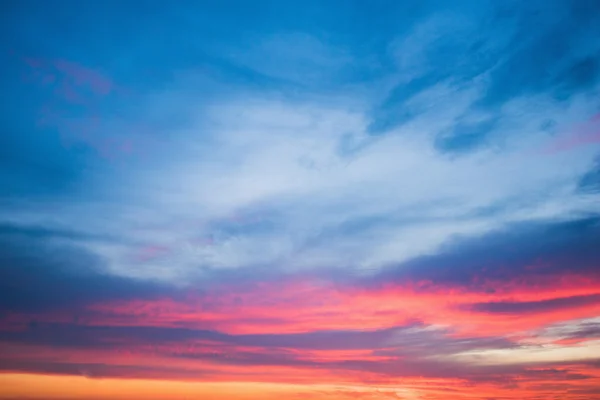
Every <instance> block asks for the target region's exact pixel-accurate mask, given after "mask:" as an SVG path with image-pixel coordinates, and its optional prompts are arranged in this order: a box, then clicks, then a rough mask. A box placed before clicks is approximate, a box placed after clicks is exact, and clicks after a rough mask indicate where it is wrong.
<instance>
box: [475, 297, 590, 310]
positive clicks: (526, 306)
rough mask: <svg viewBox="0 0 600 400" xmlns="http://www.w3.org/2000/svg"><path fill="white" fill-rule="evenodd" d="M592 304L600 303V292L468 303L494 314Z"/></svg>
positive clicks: (568, 307) (559, 308)
mask: <svg viewBox="0 0 600 400" xmlns="http://www.w3.org/2000/svg"><path fill="white" fill-rule="evenodd" d="M592 304H600V294H595V295H586V296H571V297H563V298H556V299H550V300H540V301H522V302H518V301H498V302H488V303H477V304H471V305H466V306H465V308H466V309H468V310H471V311H476V312H484V313H492V314H527V313H540V312H548V311H555V310H566V309H570V308H575V307H582V306H587V305H592Z"/></svg>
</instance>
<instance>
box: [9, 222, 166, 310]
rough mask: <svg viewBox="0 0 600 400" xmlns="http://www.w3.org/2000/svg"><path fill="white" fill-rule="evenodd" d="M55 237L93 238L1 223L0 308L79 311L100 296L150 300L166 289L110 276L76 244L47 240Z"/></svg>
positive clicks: (68, 232)
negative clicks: (68, 309) (67, 309)
mask: <svg viewBox="0 0 600 400" xmlns="http://www.w3.org/2000/svg"><path fill="white" fill-rule="evenodd" d="M57 237H58V238H63V239H70V240H75V239H77V238H79V239H81V240H84V239H88V240H89V239H90V238H94V236H93V235H92V236H91V237H90V236H87V237H86V235H85V234H81V235H79V234H78V233H76V232H72V231H60V230H53V229H49V228H40V227H36V228H32V227H22V226H14V225H6V224H5V225H3V226H2V227H1V229H0V310H2V311H4V312H6V311H13V312H18V311H29V312H41V311H47V310H51V309H56V308H64V307H67V308H70V309H78V308H83V307H85V305H88V304H90V303H94V302H100V301H103V300H117V299H133V298H140V299H142V298H155V297H157V296H160V295H161V294H164V293H167V292H168V291H169V290H170V289H169V288H168V287H167V286H165V285H162V284H157V283H152V282H144V281H138V280H133V279H127V278H122V277H117V276H114V275H109V274H107V273H106V272H105V271H104V269H105V265H104V261H103V259H102V258H100V257H99V256H97V255H94V254H92V253H90V252H88V251H86V250H84V249H83V248H81V247H78V246H76V245H69V244H57V243H54V242H53V241H51V240H49V238H57ZM169 293H171V292H169Z"/></svg>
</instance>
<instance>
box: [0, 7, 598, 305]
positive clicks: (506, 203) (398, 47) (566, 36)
mask: <svg viewBox="0 0 600 400" xmlns="http://www.w3.org/2000/svg"><path fill="white" fill-rule="evenodd" d="M2 8H3V12H2V17H0V18H1V21H0V22H1V23H0V25H1V28H0V32H1V35H2V38H3V39H2V42H1V48H0V50H1V54H2V55H1V57H2V60H3V62H2V66H1V67H0V68H1V71H2V73H1V74H0V80H1V81H2V87H3V88H4V89H3V90H2V96H3V100H2V103H3V104H4V109H3V112H2V116H1V120H0V121H1V124H2V134H1V135H0V187H1V188H2V189H1V190H0V204H1V206H0V234H1V237H2V241H3V243H4V244H3V248H4V250H3V253H4V254H5V255H4V259H6V260H21V261H18V262H16V261H15V264H14V265H17V264H18V265H21V264H19V263H21V262H22V263H23V265H29V266H30V268H33V270H32V271H38V272H36V273H35V274H39V276H40V277H42V276H43V277H46V278H45V279H48V280H49V281H50V282H55V281H56V282H62V279H65V282H66V281H69V282H72V283H73V285H75V286H76V285H83V286H84V287H88V286H89V287H90V288H92V287H94V286H95V285H100V283H98V282H104V283H103V284H102V285H105V286H106V290H105V291H103V290H99V291H94V290H95V289H90V291H89V293H88V295H86V294H83V293H80V292H79V291H77V290H75V292H70V291H69V290H71V289H69V288H70V287H71V286H69V288H66V289H65V292H64V293H73V294H72V296H74V297H73V298H78V297H77V296H80V295H81V301H84V302H97V301H100V300H106V299H107V298H113V297H114V298H119V299H130V298H136V296H139V297H141V298H154V297H160V296H175V297H176V295H175V294H174V293H176V292H177V291H179V290H183V291H196V290H204V289H205V288H207V287H210V285H212V284H213V283H214V282H225V283H227V284H229V283H230V284H232V285H233V284H236V285H237V284H242V285H243V284H246V283H248V282H254V281H271V280H275V281H277V280H278V279H283V280H285V279H288V278H289V277H293V279H300V278H298V277H303V278H302V279H304V277H307V276H310V277H313V278H314V277H316V278H318V279H324V280H325V281H328V282H333V283H334V284H343V285H346V284H348V285H351V286H352V285H358V286H365V287H371V286H372V285H379V284H382V282H383V283H385V282H387V281H390V282H392V281H396V280H398V279H405V278H406V277H408V276H410V277H413V276H418V277H422V278H423V279H425V280H428V279H433V280H434V281H435V280H436V279H438V278H439V279H441V280H443V281H446V280H452V279H450V278H449V276H450V275H453V274H455V275H456V276H457V277H459V278H457V279H459V280H460V279H462V278H460V277H465V276H467V277H466V278H464V280H466V281H468V280H469V279H470V278H468V277H470V276H471V273H472V271H473V270H474V269H478V268H479V266H480V264H482V263H485V264H486V265H488V267H489V270H494V269H495V270H496V271H504V272H502V273H500V272H498V276H505V275H506V276H508V275H510V276H511V277H518V276H520V275H519V274H522V273H524V272H523V271H522V270H521V269H520V268H521V267H514V268H513V267H507V265H513V264H515V263H516V264H518V265H522V264H523V263H535V260H540V259H546V260H547V259H552V260H555V262H552V263H550V264H551V265H550V264H549V265H550V266H548V268H550V269H551V270H552V271H556V270H561V271H563V272H564V271H567V270H568V271H569V273H570V272H573V271H575V272H577V273H582V274H588V273H591V272H590V271H592V270H593V268H594V265H596V266H597V262H598V259H597V257H598V254H597V252H594V250H593V248H594V246H595V244H594V243H596V242H595V241H594V240H595V239H593V238H594V236H595V234H596V233H597V228H596V227H597V223H598V222H597V221H598V214H599V213H600V198H599V196H600V180H599V177H600V161H599V160H600V158H599V157H600V101H599V99H600V96H598V90H599V87H600V56H599V54H600V40H599V39H598V38H600V11H599V7H598V5H597V4H596V2H594V1H585V0H577V1H567V0H564V1H562V0H554V1H535V0H534V1H528V2H519V1H502V2H499V1H402V2H399V1H374V2H362V1H343V2H342V1H324V2H323V1H305V2H294V1H285V2H277V1H256V2H241V1H214V2H213V1H203V2H188V1H180V2H175V3H173V4H171V3H168V2H157V1H145V2H130V1H105V2H91V1H90V2H76V1H67V0H65V1H59V2H41V1H21V2H8V3H7V4H4V5H2ZM590 226H592V228H590ZM554 243H559V244H560V245H556V246H555V245H554ZM578 243H579V244H578ZM577 246H580V247H577ZM586 246H587V247H586ZM576 249H582V250H581V251H580V252H579V256H581V257H583V256H582V254H584V255H585V254H587V256H586V257H588V258H587V259H586V258H585V257H583V258H580V259H579V262H577V263H573V262H570V261H569V262H566V261H565V260H570V259H571V258H572V257H578V255H577V254H578V250H576ZM586 252H587V253H586ZM561 257H562V258H561ZM556 260H559V261H560V260H562V261H560V262H559V261H556ZM586 260H587V261H586ZM590 260H591V261H590ZM11 263H12V261H11ZM9 264H10V263H9ZM46 264H48V267H47V268H48V269H44V268H46V267H43V265H46ZM516 264H515V265H516ZM567 264H568V265H567ZM14 265H13V264H11V267H10V268H16V267H14ZM3 268H5V269H4V270H3V272H2V273H3V274H4V275H5V277H13V278H14V277H15V276H19V277H20V278H19V279H20V280H19V282H20V283H19V284H17V285H16V286H15V287H17V286H19V285H22V288H21V289H22V290H21V289H19V288H16V289H15V288H13V289H11V290H12V291H11V292H10V294H9V295H4V298H3V300H2V302H3V307H4V308H6V310H7V311H10V310H12V309H14V310H24V309H31V308H32V307H33V308H35V307H40V306H41V303H44V302H48V301H49V300H47V299H50V298H53V299H55V300H56V301H55V302H56V304H57V306H58V305H64V304H65V302H68V301H69V300H68V299H62V297H60V296H59V295H57V293H59V292H60V290H58V291H57V292H52V290H55V291H56V290H57V289H56V287H54V289H48V290H51V292H50V294H48V295H46V294H43V293H37V294H35V296H34V295H32V294H31V293H33V291H32V289H31V285H32V283H31V282H30V280H31V279H34V274H33V273H31V274H27V273H23V271H24V270H23V269H22V268H21V269H19V271H21V272H19V273H17V272H14V271H13V272H11V271H12V269H10V268H9V267H3ZM7 268H8V269H7ZM23 268H25V267H23ZM503 268H508V270H507V271H505V270H504V269H503ZM42 270H43V271H44V272H42ZM15 271H16V270H15ZM582 271H583V272H582ZM19 274H22V275H19ZM491 274H492V275H493V276H496V275H494V273H492V272H491ZM35 276H38V275H35ZM62 276H64V277H65V278H61V277H62ZM436 277H437V278H436ZM7 279H9V278H7ZM15 279H16V278H15ZM40 279H41V278H40ZM290 279H291V278H290ZM419 279H421V278H419ZM511 279H512V278H511ZM94 282H96V283H94ZM240 282H242V283H240ZM349 282H351V283H349ZM69 285H70V284H69ZM129 285H131V286H129ZM34 286H35V285H34ZM44 287H45V286H44ZM174 288H177V289H174ZM52 293H54V294H52ZM31 296H33V297H31ZM36 296H37V297H36ZM57 296H58V297H57ZM36 299H42V300H41V301H36ZM44 299H46V300H44ZM498 301H499V300H498ZM52 304H54V303H52ZM11 307H12V308H11ZM507 307H509V306H507ZM490 309H493V307H492V308H490Z"/></svg>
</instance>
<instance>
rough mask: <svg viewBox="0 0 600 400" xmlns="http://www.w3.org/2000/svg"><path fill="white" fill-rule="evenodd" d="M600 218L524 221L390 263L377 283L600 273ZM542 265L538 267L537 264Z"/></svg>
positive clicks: (458, 281) (460, 281) (469, 281)
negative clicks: (599, 266) (391, 264)
mask: <svg viewBox="0 0 600 400" xmlns="http://www.w3.org/2000/svg"><path fill="white" fill-rule="evenodd" d="M598 260H600V219H599V218H597V217H595V216H592V217H589V218H583V219H579V220H574V221H567V222H530V223H518V224H513V225H510V226H507V227H505V228H504V229H501V230H498V231H496V232H492V233H490V234H486V235H484V236H481V237H477V238H469V239H456V240H454V241H453V242H450V243H448V244H446V245H445V247H444V248H442V250H441V251H440V252H439V253H438V254H437V255H434V256H425V257H420V258H417V259H415V260H413V261H409V262H406V263H404V264H402V265H400V266H397V267H390V268H389V269H387V270H386V271H384V272H382V273H381V274H380V275H379V276H378V277H376V278H375V282H390V281H398V282H401V281H403V280H411V281H420V280H429V281H432V282H434V283H455V284H463V285H470V284H474V282H475V281H477V280H479V281H481V280H485V279H490V280H500V281H502V280H504V281H511V280H513V279H515V278H526V277H534V276H537V275H540V274H542V275H546V276H549V275H552V274H559V275H560V274H565V273H581V274H584V275H587V276H590V277H598V272H599V270H598ZM531 267H536V268H531Z"/></svg>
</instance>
